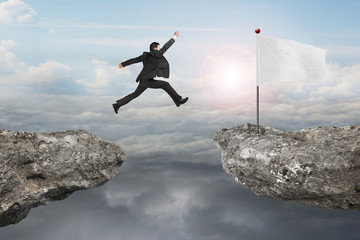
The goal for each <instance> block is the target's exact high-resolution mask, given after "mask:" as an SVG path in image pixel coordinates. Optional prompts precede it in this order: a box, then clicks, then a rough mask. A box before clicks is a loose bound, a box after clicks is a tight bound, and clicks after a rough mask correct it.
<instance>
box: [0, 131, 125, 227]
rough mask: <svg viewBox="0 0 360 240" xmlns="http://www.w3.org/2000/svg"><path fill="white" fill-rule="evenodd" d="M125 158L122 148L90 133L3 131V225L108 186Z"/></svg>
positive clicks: (0, 191) (0, 140) (0, 159)
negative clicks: (39, 208) (85, 191)
mask: <svg viewBox="0 0 360 240" xmlns="http://www.w3.org/2000/svg"><path fill="white" fill-rule="evenodd" d="M124 160H125V154H124V152H123V151H122V150H121V148H120V147H119V146H117V145H115V144H113V143H109V142H105V141H102V140H101V139H99V138H98V137H96V136H95V135H94V134H92V133H90V132H87V131H82V130H78V131H67V132H57V133H31V132H11V131H8V130H0V227H3V226H7V225H9V224H14V223H18V222H19V221H21V220H22V219H24V218H25V217H26V216H27V214H28V213H29V211H30V209H31V208H34V207H37V206H39V205H44V204H48V203H50V202H52V201H54V200H62V199H64V198H66V197H68V196H69V195H70V194H71V193H73V192H75V191H78V190H82V189H88V188H93V187H97V186H100V185H102V184H104V183H105V182H107V181H108V180H109V179H111V178H112V177H114V176H115V175H116V174H117V173H118V171H119V168H120V166H121V164H122V163H123V162H124Z"/></svg>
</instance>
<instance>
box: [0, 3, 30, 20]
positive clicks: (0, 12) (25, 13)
mask: <svg viewBox="0 0 360 240" xmlns="http://www.w3.org/2000/svg"><path fill="white" fill-rule="evenodd" d="M36 15H37V14H36V12H35V10H34V9H32V8H30V7H29V6H28V5H27V4H25V3H24V2H22V1H20V0H8V1H6V2H2V3H0V22H3V23H5V24H12V23H29V22H31V21H33V20H34V18H35V16H36Z"/></svg>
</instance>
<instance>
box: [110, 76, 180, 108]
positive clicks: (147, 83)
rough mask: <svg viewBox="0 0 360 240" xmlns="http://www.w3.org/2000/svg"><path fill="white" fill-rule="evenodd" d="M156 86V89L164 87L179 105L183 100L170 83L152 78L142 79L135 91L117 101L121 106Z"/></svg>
mask: <svg viewBox="0 0 360 240" xmlns="http://www.w3.org/2000/svg"><path fill="white" fill-rule="evenodd" d="M148 88H154V89H159V88H161V89H163V90H164V91H165V92H167V93H168V94H169V96H170V97H171V98H172V100H173V101H174V103H175V104H176V105H177V104H179V102H180V100H181V96H180V95H179V94H178V93H177V92H176V91H175V89H173V88H172V87H171V85H170V83H168V82H166V81H161V80H155V79H153V78H150V79H141V80H140V82H139V85H138V86H137V88H136V89H135V91H134V92H133V93H131V94H129V95H127V96H125V97H123V98H121V99H119V100H117V101H116V103H117V105H118V106H119V107H121V106H123V105H125V104H127V103H129V102H130V101H131V100H133V99H135V98H137V97H138V96H140V94H142V93H143V92H144V91H145V90H146V89H148Z"/></svg>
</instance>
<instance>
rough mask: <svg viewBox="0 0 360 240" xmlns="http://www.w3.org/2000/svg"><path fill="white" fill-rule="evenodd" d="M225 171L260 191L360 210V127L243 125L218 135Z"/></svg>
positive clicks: (304, 201) (307, 201)
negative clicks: (290, 128) (294, 128)
mask: <svg viewBox="0 0 360 240" xmlns="http://www.w3.org/2000/svg"><path fill="white" fill-rule="evenodd" d="M214 141H215V142H217V146H218V147H219V148H221V149H222V164H223V168H224V170H225V171H226V172H227V173H229V174H230V175H231V176H233V177H234V178H235V180H236V181H238V182H240V183H241V184H243V185H244V186H246V187H247V188H249V189H251V190H252V191H253V192H254V193H255V194H256V195H259V196H265V197H270V198H275V199H281V200H287V201H296V202H299V203H302V204H305V205H308V206H316V207H322V208H328V209H354V210H359V209H360V126H347V127H340V128H336V127H315V128H310V129H304V130H300V131H294V132H286V131H280V130H277V129H274V128H270V127H260V134H257V131H256V125H252V124H244V125H241V126H237V127H234V128H231V129H222V130H220V131H218V132H217V133H216V134H215V136H214Z"/></svg>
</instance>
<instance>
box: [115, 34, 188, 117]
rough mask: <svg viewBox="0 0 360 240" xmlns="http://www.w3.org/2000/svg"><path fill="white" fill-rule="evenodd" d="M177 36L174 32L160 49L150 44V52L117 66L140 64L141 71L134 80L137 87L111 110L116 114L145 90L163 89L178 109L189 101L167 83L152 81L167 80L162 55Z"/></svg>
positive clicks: (165, 64) (167, 71)
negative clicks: (156, 78)
mask: <svg viewBox="0 0 360 240" xmlns="http://www.w3.org/2000/svg"><path fill="white" fill-rule="evenodd" d="M178 36H179V32H178V31H176V32H175V33H174V36H173V37H172V38H171V39H170V40H169V41H168V42H167V43H165V45H164V46H163V47H162V48H160V44H159V43H157V42H153V43H151V44H150V52H144V53H143V54H142V55H140V56H139V57H136V58H131V59H129V60H127V61H125V62H122V63H120V64H119V68H123V67H126V66H128V65H131V64H134V63H139V62H142V63H143V69H142V70H141V72H140V74H139V75H138V77H137V78H136V82H138V83H139V85H138V86H137V88H136V89H135V91H134V92H133V93H131V94H129V95H127V96H125V97H123V98H121V99H119V100H117V101H116V103H114V104H113V108H114V111H115V113H116V114H117V113H118V110H119V108H120V107H121V106H124V105H125V104H127V103H129V102H130V101H131V100H133V99H135V98H136V97H138V96H140V94H141V93H143V92H144V91H145V90H146V89H147V88H155V89H158V88H161V89H163V90H164V91H166V92H167V93H168V94H169V96H170V97H171V98H172V100H173V101H174V103H175V105H176V106H178V107H179V106H180V105H182V104H184V103H186V101H187V100H188V99H189V98H188V97H186V98H182V97H181V96H180V95H179V94H178V93H177V92H176V91H175V89H173V88H172V87H171V85H170V84H169V83H168V82H166V81H161V80H155V79H154V78H155V77H164V78H169V75H170V69H169V63H168V61H167V60H166V58H165V57H164V53H165V52H166V51H167V50H168V49H169V48H170V47H171V45H172V44H173V43H174V42H175V39H176V38H177V37H178Z"/></svg>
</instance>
